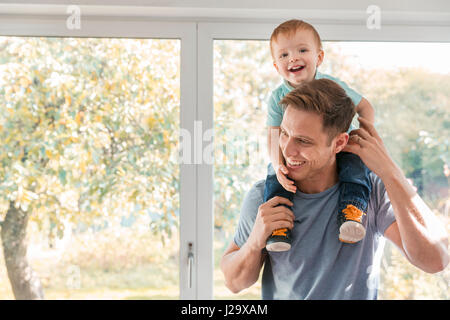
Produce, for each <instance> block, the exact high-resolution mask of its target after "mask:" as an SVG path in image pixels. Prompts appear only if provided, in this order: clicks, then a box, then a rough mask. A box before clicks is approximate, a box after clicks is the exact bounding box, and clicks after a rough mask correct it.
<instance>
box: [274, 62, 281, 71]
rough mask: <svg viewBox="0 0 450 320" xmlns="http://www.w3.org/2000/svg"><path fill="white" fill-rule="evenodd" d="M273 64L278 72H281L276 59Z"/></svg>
mask: <svg viewBox="0 0 450 320" xmlns="http://www.w3.org/2000/svg"><path fill="white" fill-rule="evenodd" d="M273 66H274V67H275V69H277V72H280V71H279V70H278V66H277V63H276V62H275V61H274V62H273Z"/></svg>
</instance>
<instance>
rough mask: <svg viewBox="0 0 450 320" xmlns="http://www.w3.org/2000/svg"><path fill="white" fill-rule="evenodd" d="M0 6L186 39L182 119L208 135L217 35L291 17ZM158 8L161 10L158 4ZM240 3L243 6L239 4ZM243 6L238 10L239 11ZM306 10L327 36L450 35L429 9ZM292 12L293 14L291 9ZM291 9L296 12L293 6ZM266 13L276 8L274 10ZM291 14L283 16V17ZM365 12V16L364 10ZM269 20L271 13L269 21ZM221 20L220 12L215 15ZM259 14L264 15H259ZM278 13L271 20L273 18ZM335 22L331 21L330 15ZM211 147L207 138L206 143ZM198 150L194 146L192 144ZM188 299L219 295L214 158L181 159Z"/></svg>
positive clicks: (27, 23) (14, 21) (47, 18)
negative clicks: (369, 21)
mask: <svg viewBox="0 0 450 320" xmlns="http://www.w3.org/2000/svg"><path fill="white" fill-rule="evenodd" d="M14 10H16V9H14ZM17 10H18V11H21V10H23V11H24V12H26V14H27V15H24V14H20V12H19V13H17V12H13V13H6V14H0V36H60V37H126V38H162V39H180V40H181V57H180V59H181V64H180V68H181V70H180V105H181V106H180V108H181V110H180V127H181V128H183V129H186V130H188V131H189V132H190V133H191V137H194V139H195V132H194V130H195V126H194V123H195V121H200V122H201V123H202V135H203V132H205V131H206V130H208V129H213V121H214V105H213V87H214V84H213V41H214V40H227V39H228V40H268V38H269V36H270V34H271V32H272V30H273V28H274V27H275V26H276V25H278V24H279V23H280V22H281V21H283V20H286V19H288V18H290V16H287V15H288V13H286V12H282V13H277V14H278V15H277V16H275V19H276V20H277V21H273V20H274V19H269V18H267V17H264V18H263V19H261V18H259V19H258V16H257V13H256V14H255V13H254V12H253V11H252V12H251V13H250V16H249V17H245V18H242V19H243V20H244V21H250V20H252V18H253V19H255V18H256V19H255V20H252V21H253V22H242V20H241V21H240V22H239V21H237V20H236V19H232V18H221V22H217V23H216V22H200V21H211V19H210V18H201V19H198V18H191V19H190V18H187V17H184V16H183V17H182V19H180V18H179V17H175V18H174V17H171V18H170V17H169V18H170V20H171V21H172V22H168V21H169V20H167V19H166V18H165V17H161V16H158V17H152V16H150V14H151V12H152V10H151V8H150V9H149V10H148V12H147V13H143V14H144V15H145V14H148V15H149V16H147V17H142V16H134V15H136V13H135V14H132V15H130V16H127V17H120V16H108V15H106V16H95V15H92V16H87V17H83V19H82V25H81V29H80V30H69V29H67V28H66V27H65V26H66V25H65V23H66V19H67V15H64V14H60V13H58V14H54V13H52V14H51V15H43V13H42V10H40V12H38V11H36V13H33V10H34V9H33V8H30V9H27V8H25V9H22V7H20V8H19V9H17ZM153 11H154V10H153ZM238 11H239V10H238ZM238 11H237V12H238ZM321 14H322V13H320V12H319V14H317V13H315V15H314V17H303V18H304V19H305V20H307V21H308V22H311V23H312V24H313V25H314V26H315V27H316V28H317V30H318V31H319V33H320V35H321V37H322V40H324V41H329V40H336V41H339V40H340V41H413V42H414V41H417V42H450V22H446V21H447V20H446V19H442V17H440V16H438V15H437V17H438V18H439V19H437V20H436V21H437V22H436V21H433V17H432V16H430V15H428V16H427V19H422V20H420V21H419V22H418V23H414V22H413V21H412V20H413V19H414V17H411V19H410V20H408V19H406V20H405V19H404V18H403V17H399V18H398V19H396V17H395V16H392V15H391V16H390V17H389V21H385V22H383V21H382V24H381V29H379V30H369V29H368V28H367V27H366V21H365V20H364V19H359V18H358V19H350V18H351V17H352V15H351V14H350V15H349V16H348V17H349V19H347V20H344V19H341V20H338V19H336V17H333V16H332V14H330V13H329V12H323V16H321ZM284 15H286V17H284ZM289 15H290V13H289ZM266 16H270V14H268V13H267V12H266ZM281 16H283V17H281ZM358 17H359V16H358ZM261 20H264V21H263V22H261ZM212 21H214V18H213V19H212ZM257 21H259V22H257ZM268 21H270V23H269V22H268ZM327 21H328V22H329V23H325V22H327ZM203 147H204V146H203ZM192 153H193V152H192ZM180 172H181V173H180V269H179V272H180V299H212V298H213V284H214V281H213V274H214V256H213V240H214V206H213V197H214V177H213V165H212V164H209V163H203V162H202V163H199V164H195V163H193V164H181V166H180ZM189 243H192V244H193V253H194V268H193V270H192V271H193V273H192V276H193V277H192V286H191V287H190V288H189V287H188V278H189V268H188V259H187V256H188V245H189Z"/></svg>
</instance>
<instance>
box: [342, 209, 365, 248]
mask: <svg viewBox="0 0 450 320" xmlns="http://www.w3.org/2000/svg"><path fill="white" fill-rule="evenodd" d="M363 215H365V213H364V212H362V211H361V210H359V209H358V208H357V207H355V206H354V205H351V204H349V205H347V208H345V209H344V210H342V212H339V222H340V227H339V240H340V241H342V242H345V243H355V242H358V241H360V240H361V239H363V238H364V236H365V235H366V228H364V226H363V225H362V216H363Z"/></svg>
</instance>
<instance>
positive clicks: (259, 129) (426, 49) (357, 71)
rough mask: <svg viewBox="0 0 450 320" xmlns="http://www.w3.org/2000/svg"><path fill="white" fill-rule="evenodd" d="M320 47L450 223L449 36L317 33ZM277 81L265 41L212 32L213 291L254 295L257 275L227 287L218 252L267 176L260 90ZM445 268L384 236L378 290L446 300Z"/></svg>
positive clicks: (326, 66) (264, 92)
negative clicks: (411, 39)
mask: <svg viewBox="0 0 450 320" xmlns="http://www.w3.org/2000/svg"><path fill="white" fill-rule="evenodd" d="M324 50H325V59H324V63H323V64H322V65H321V66H320V68H319V71H320V72H323V73H327V74H330V75H332V76H335V77H338V78H340V79H341V80H343V81H345V82H347V84H348V85H349V86H350V87H352V88H354V89H355V90H356V91H358V92H360V93H361V94H362V95H363V96H364V97H366V98H367V99H368V100H369V101H370V102H371V103H372V105H373V106H374V108H375V111H376V116H375V118H376V127H377V129H378V131H379V132H380V134H381V135H382V138H383V140H384V142H385V144H386V146H387V148H388V150H389V152H390V154H391V155H392V157H393V158H394V160H395V161H396V163H397V164H399V166H400V167H401V168H402V169H403V171H404V172H405V174H406V176H407V177H408V178H409V179H411V180H412V181H413V183H414V185H415V186H416V187H417V189H418V192H419V194H420V195H421V197H422V198H423V199H424V200H425V201H426V202H427V204H428V205H429V206H430V207H431V208H432V209H433V211H434V212H435V213H436V214H437V215H438V216H439V218H440V219H441V220H442V221H443V223H445V224H446V226H447V229H448V230H449V231H450V221H449V217H448V208H449V206H450V198H449V179H450V171H449V169H448V166H449V162H450V159H449V158H448V155H449V142H448V137H449V136H450V134H449V133H450V132H449V130H450V126H449V123H450V112H449V110H450V64H449V63H448V62H447V60H448V58H447V57H448V56H449V55H450V44H446V43H383V42H324ZM280 82H281V78H280V77H279V76H278V74H277V73H276V71H275V69H274V67H273V65H272V60H271V57H270V51H269V46H268V42H267V41H235V40H223V41H214V121H215V122H214V130H215V143H216V145H215V165H214V170H215V171H214V197H215V198H214V206H215V210H214V217H215V232H214V241H215V246H214V248H215V252H214V253H215V262H216V264H215V274H214V275H215V287H214V296H215V298H227V299H228V298H251V299H260V297H261V292H260V287H261V284H260V283H261V282H260V281H258V283H257V284H256V285H255V286H253V287H251V288H249V289H247V290H244V291H243V292H242V293H240V294H239V295H234V294H232V293H231V292H230V291H229V290H228V289H227V288H226V287H225V285H224V282H223V274H222V272H221V270H220V267H219V261H220V257H221V255H222V254H223V251H224V250H225V248H226V247H227V246H228V244H229V243H230V242H231V241H232V240H233V236H234V232H235V228H236V226H237V222H238V218H239V212H240V207H241V204H242V201H243V198H244V196H245V194H246V193H247V191H248V190H249V189H250V187H251V186H252V185H253V184H254V183H255V182H256V181H258V180H261V179H264V178H265V176H266V173H267V169H266V166H267V164H268V163H269V157H268V155H267V151H266V150H267V147H266V124H265V122H266V116H267V99H268V97H269V94H270V92H271V90H274V89H275V88H276V87H277V86H278V85H279V83H280ZM356 125H358V124H357V123H356ZM449 272H450V271H449V269H448V268H447V269H446V270H445V271H443V272H441V273H438V274H426V273H425V272H422V271H420V270H419V269H417V268H415V267H414V266H412V265H411V264H410V263H409V262H408V261H407V260H406V259H405V258H404V257H403V256H402V255H401V253H400V252H399V251H398V250H397V249H396V248H394V247H393V245H391V244H390V243H388V245H387V246H386V247H385V254H384V257H383V260H382V266H381V270H380V274H381V287H380V290H379V299H448V298H449V294H448V285H447V283H448V279H449V277H450V274H449Z"/></svg>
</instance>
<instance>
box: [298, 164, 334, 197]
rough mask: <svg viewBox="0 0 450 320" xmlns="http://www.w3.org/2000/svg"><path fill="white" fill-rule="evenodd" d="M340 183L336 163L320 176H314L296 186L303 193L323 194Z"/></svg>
mask: <svg viewBox="0 0 450 320" xmlns="http://www.w3.org/2000/svg"><path fill="white" fill-rule="evenodd" d="M338 182H339V176H338V172H337V166H336V161H334V163H333V164H332V165H330V166H329V167H327V168H326V169H324V170H322V171H321V172H320V174H317V175H314V176H312V177H309V178H307V179H304V180H301V181H296V182H295V185H296V186H297V188H298V190H300V191H301V192H303V193H309V194H314V193H320V192H323V191H325V190H327V189H329V188H331V187H332V186H334V185H335V184H336V183H338Z"/></svg>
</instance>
